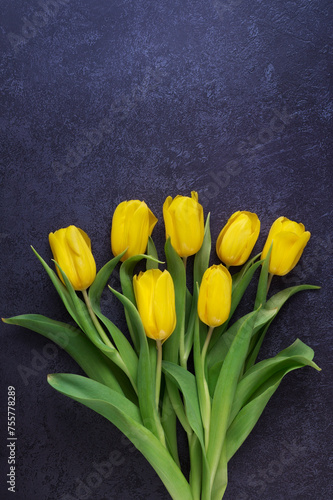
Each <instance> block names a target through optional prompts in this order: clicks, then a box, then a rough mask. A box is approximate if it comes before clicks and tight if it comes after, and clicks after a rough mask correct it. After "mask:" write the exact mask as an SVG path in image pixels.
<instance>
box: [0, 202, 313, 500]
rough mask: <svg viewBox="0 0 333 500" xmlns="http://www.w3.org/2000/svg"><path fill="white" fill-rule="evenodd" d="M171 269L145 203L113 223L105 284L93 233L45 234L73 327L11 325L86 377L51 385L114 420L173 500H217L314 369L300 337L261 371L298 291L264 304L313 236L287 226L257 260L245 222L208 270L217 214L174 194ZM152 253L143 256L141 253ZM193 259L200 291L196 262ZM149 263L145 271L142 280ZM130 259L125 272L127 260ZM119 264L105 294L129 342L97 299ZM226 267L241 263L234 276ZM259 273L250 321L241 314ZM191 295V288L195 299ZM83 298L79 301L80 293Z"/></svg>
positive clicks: (169, 224)
mask: <svg viewBox="0 0 333 500" xmlns="http://www.w3.org/2000/svg"><path fill="white" fill-rule="evenodd" d="M163 217H164V223H165V230H166V244H165V257H166V263H167V269H164V270H163V271H162V270H161V269H160V266H162V264H163V262H161V261H159V259H158V255H157V250H156V247H155V245H154V243H153V240H152V238H151V234H152V231H153V228H154V226H155V224H156V222H157V219H156V217H155V216H154V214H153V213H152V212H151V210H150V209H149V208H148V206H147V205H146V204H145V203H144V202H140V201H138V200H132V201H124V202H123V203H121V204H120V205H119V206H118V207H117V208H116V210H115V212H114V215H113V220H112V230H111V247H112V252H113V254H114V258H113V259H112V260H110V261H109V262H108V263H107V264H105V265H104V267H102V268H101V269H100V270H99V271H98V273H97V274H96V264H95V260H94V257H93V254H92V252H91V243H90V239H89V237H88V236H87V234H86V233H85V232H84V231H82V230H81V229H78V228H76V227H75V226H69V227H68V228H66V229H59V230H58V231H56V232H55V233H51V234H50V235H49V241H50V246H51V249H52V253H53V256H54V263H55V266H56V270H57V274H58V276H57V274H56V273H55V272H54V271H53V270H52V269H51V268H50V267H49V266H48V264H47V263H46V262H45V261H44V260H43V259H42V257H40V256H39V255H38V253H37V252H36V251H35V250H34V252H35V254H36V256H37V257H38V259H39V260H40V262H41V264H42V265H43V267H44V269H45V270H46V272H47V273H48V275H49V277H50V279H51V281H52V283H53V285H54V286H55V288H56V290H57V292H58V293H59V295H60V297H61V299H62V301H63V303H64V305H65V307H66V309H67V311H68V312H69V314H70V316H71V317H72V318H73V320H74V321H75V323H76V325H77V327H75V328H74V327H73V326H71V325H68V324H66V323H62V322H59V321H55V320H52V319H49V318H47V317H45V316H41V315H39V314H27V315H21V316H16V317H12V318H8V319H4V321H5V323H10V324H15V325H21V326H24V327H26V328H29V329H31V330H34V331H36V332H38V333H40V334H42V335H44V336H45V337H47V338H49V339H52V340H53V341H54V342H56V343H57V344H58V345H60V346H61V347H63V348H64V349H65V350H66V351H67V352H68V353H69V354H70V355H71V356H72V357H73V358H74V359H75V360H76V361H77V363H78V364H79V365H80V366H81V368H82V370H83V371H84V372H85V374H86V376H81V375H75V374H52V375H49V376H48V382H49V384H50V385H51V386H52V387H54V388H55V389H56V390H57V391H59V392H60V393H62V394H64V395H66V396H68V397H70V398H72V399H74V400H76V401H78V402H80V403H82V404H84V405H86V406H87V407H89V408H91V409H93V410H95V411H96V412H97V413H100V414H101V415H103V416H104V417H105V418H107V419H108V420H110V421H111V422H112V423H113V424H114V425H115V426H117V427H118V429H120V431H121V432H123V433H124V434H125V435H126V436H127V438H128V439H130V440H131V441H132V442H133V444H134V445H135V446H136V447H137V448H138V450H140V452H141V453H142V454H143V455H144V456H145V457H146V459H147V460H148V461H149V463H150V464H151V465H152V467H153V468H154V469H155V471H156V472H157V474H158V475H159V477H160V478H161V480H162V481H163V483H164V485H165V486H166V488H167V490H168V491H169V493H170V495H171V497H172V498H173V499H174V500H200V499H201V500H221V499H222V497H223V495H224V492H225V490H226V487H227V478H228V474H227V468H228V462H229V460H230V459H231V458H232V457H233V455H234V454H235V452H236V451H237V450H238V448H239V447H240V446H241V445H242V443H243V442H244V440H245V439H246V438H247V436H248V435H249V433H250V432H251V430H252V429H253V427H254V426H255V424H256V422H257V420H258V419H259V417H260V415H261V413H262V412H263V410H264V408H265V406H266V404H267V403H268V401H269V399H270V397H271V396H272V395H273V394H274V392H275V391H276V389H277V388H278V386H279V384H280V382H281V380H282V378H283V377H284V376H285V375H286V374H287V373H288V372H290V371H291V370H295V369H297V368H301V367H303V366H311V367H313V368H315V369H316V370H320V369H319V368H318V366H317V365H316V364H315V363H314V362H313V361H312V359H313V355H314V353H313V350H312V349H311V348H310V347H308V346H307V345H305V344H304V343H303V342H302V341H301V340H298V339H297V340H296V341H295V342H294V343H293V344H291V345H290V346H289V347H287V348H286V349H284V350H283V351H281V352H279V353H278V354H276V355H275V356H274V357H272V358H269V359H264V360H262V361H259V362H258V361H257V356H258V352H259V349H260V346H261V344H262V342H263V339H264V337H265V335H266V332H267V330H268V327H269V326H270V324H271V322H272V321H273V319H274V318H275V317H276V315H277V314H278V312H279V310H280V309H281V307H282V306H283V304H284V303H285V302H286V301H287V300H288V299H289V297H291V296H292V295H293V294H295V293H296V292H298V291H300V290H305V289H315V288H318V287H316V286H311V285H299V286H294V287H291V288H287V289H285V290H282V291H280V292H278V293H277V294H275V295H273V296H271V297H269V298H268V289H269V285H270V281H271V278H272V276H273V275H277V276H283V275H285V274H287V273H288V272H289V271H290V270H291V269H293V267H294V266H295V265H296V264H297V262H298V260H299V259H300V257H301V254H302V252H303V250H304V247H305V245H306V244H307V242H308V240H309V238H310V233H309V232H308V231H305V228H304V226H303V225H302V224H298V223H296V222H293V221H290V220H288V219H287V218H285V217H280V218H279V219H277V220H276V221H275V222H274V224H273V226H272V228H271V230H270V232H269V235H268V238H267V241H266V244H265V246H264V249H263V251H262V252H261V254H258V255H256V256H254V257H253V258H251V259H250V260H249V257H250V254H251V252H252V250H253V247H254V245H255V243H256V241H257V238H258V235H259V231H260V221H259V219H258V217H257V215H256V214H253V213H250V212H244V211H243V212H236V213H235V214H233V215H232V216H231V217H230V219H229V220H228V222H227V224H226V226H225V227H224V228H223V229H222V231H221V233H220V235H219V237H218V239H217V242H216V253H217V255H218V257H219V259H220V260H221V261H222V262H223V264H225V265H223V264H222V263H220V264H215V265H212V266H209V261H210V254H211V237H210V226H209V219H210V218H209V215H208V217H207V219H206V223H204V214H203V208H202V206H201V205H200V203H199V202H198V195H197V193H195V192H192V195H191V197H186V196H176V197H175V198H174V199H172V198H171V197H170V196H169V197H168V198H167V199H166V201H165V203H164V206H163ZM145 252H146V253H145ZM191 256H194V261H193V280H190V277H189V276H188V275H189V274H190V273H189V272H188V273H186V261H187V259H188V258H189V257H191ZM139 261H143V262H145V269H146V270H145V271H141V272H140V273H139V274H134V270H135V266H136V265H137V264H138V263H139ZM120 262H121V263H120ZM118 264H119V266H120V269H119V277H120V285H121V292H119V291H117V290H116V289H114V288H111V287H110V286H109V289H110V291H111V293H113V294H114V295H115V296H116V297H117V299H118V300H119V302H120V303H121V305H122V306H123V307H124V313H125V317H126V322H127V326H128V332H126V334H124V333H123V332H122V331H120V329H119V328H118V327H117V326H116V325H115V324H114V323H113V322H112V321H111V320H110V319H109V318H108V317H107V316H105V315H104V313H103V312H102V310H101V306H100V299H101V294H102V291H103V290H104V288H105V287H106V285H107V282H108V280H109V278H110V276H111V274H112V272H113V271H114V269H115V268H116V266H117V265H118ZM230 266H232V267H233V266H242V267H240V268H238V269H236V271H235V272H233V273H232V274H231V273H230V272H229V267H230ZM256 270H258V271H259V270H260V274H259V279H258V286H257V292H256V297H255V299H254V301H253V308H252V310H251V311H250V312H249V313H248V314H246V315H245V316H243V317H241V318H239V319H237V320H235V321H233V319H232V318H233V315H234V313H235V310H236V308H237V306H238V304H239V302H240V301H241V299H242V296H243V295H244V292H245V290H246V288H247V287H248V285H249V283H250V281H251V280H252V278H253V276H254V274H255V272H256ZM190 290H192V291H190ZM78 292H81V294H82V297H81V294H80V293H78ZM177 421H179V422H180V424H181V426H182V427H183V429H184V431H185V433H186V435H187V440H188V448H189V459H190V474H189V477H188V478H186V477H185V476H184V474H183V472H182V470H181V467H180V461H179V455H178V446H177V432H176V425H177Z"/></svg>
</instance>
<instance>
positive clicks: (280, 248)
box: [261, 217, 311, 276]
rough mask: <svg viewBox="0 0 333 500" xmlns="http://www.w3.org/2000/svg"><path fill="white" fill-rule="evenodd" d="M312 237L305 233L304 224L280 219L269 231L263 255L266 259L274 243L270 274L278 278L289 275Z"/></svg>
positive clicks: (283, 218)
mask: <svg viewBox="0 0 333 500" xmlns="http://www.w3.org/2000/svg"><path fill="white" fill-rule="evenodd" d="M310 236H311V233H310V232H309V231H305V227H304V225H303V224H301V223H300V224H298V223H297V222H294V221H292V220H289V219H287V217H279V218H278V219H277V220H276V221H275V222H274V223H273V225H272V227H271V229H270V231H269V234H268V237H267V240H266V243H265V246H264V249H263V251H262V254H261V258H262V259H264V258H265V257H266V255H267V253H268V250H269V249H270V246H271V244H272V243H273V246H272V252H271V258H270V263H269V272H270V273H271V274H276V275H278V276H284V275H285V274H287V273H289V271H291V270H292V269H293V268H294V267H295V266H296V264H297V262H298V261H299V259H300V258H301V255H302V253H303V250H304V248H305V246H306V244H307V242H308V241H309V239H310Z"/></svg>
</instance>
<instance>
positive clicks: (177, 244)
mask: <svg viewBox="0 0 333 500" xmlns="http://www.w3.org/2000/svg"><path fill="white" fill-rule="evenodd" d="M163 217H164V224H165V233H166V238H167V239H168V238H169V236H170V238H171V244H172V246H173V248H174V249H175V250H176V252H177V253H178V255H180V257H188V256H190V255H194V254H195V253H197V252H198V251H199V250H200V248H201V245H202V242H203V238H204V231H205V228H204V215H203V208H202V205H200V203H199V202H198V193H196V192H195V191H192V193H191V198H189V197H188V196H180V195H178V196H176V197H175V198H174V199H172V198H171V196H168V198H167V199H166V200H165V202H164V205H163Z"/></svg>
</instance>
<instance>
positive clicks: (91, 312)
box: [82, 290, 115, 349]
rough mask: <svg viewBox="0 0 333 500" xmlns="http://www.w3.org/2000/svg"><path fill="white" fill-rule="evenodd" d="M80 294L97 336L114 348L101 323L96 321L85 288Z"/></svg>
mask: <svg viewBox="0 0 333 500" xmlns="http://www.w3.org/2000/svg"><path fill="white" fill-rule="evenodd" d="M82 295H83V298H84V301H85V303H86V306H87V308H88V312H89V314H90V317H91V319H92V322H93V323H94V325H95V328H96V330H97V331H98V333H99V336H100V337H101V339H102V340H103V342H104V344H105V345H107V346H109V347H111V348H112V349H115V347H114V345H113V344H112V342H111V340H110V339H109V337H108V336H107V335H106V333H105V331H104V330H103V328H102V327H101V324H100V322H99V321H98V319H97V316H96V314H95V313H94V311H93V308H92V306H91V302H90V299H89V295H88V294H87V290H82Z"/></svg>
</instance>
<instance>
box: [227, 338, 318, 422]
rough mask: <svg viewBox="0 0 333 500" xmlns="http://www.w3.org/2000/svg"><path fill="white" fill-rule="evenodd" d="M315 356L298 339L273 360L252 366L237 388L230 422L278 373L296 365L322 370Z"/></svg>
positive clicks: (266, 360)
mask: <svg viewBox="0 0 333 500" xmlns="http://www.w3.org/2000/svg"><path fill="white" fill-rule="evenodd" d="M313 356H314V352H313V350H312V349H311V348H310V347H309V346H307V345H306V344H304V343H303V342H302V341H301V340H299V339H297V340H296V341H295V342H294V343H293V344H292V345H291V346H289V347H288V348H287V349H284V350H283V351H281V352H279V353H278V354H277V355H276V356H274V357H273V358H269V359H265V360H263V361H260V362H259V363H257V364H256V365H254V366H252V368H250V369H249V370H248V371H247V372H246V373H245V375H244V376H243V377H242V379H241V380H240V382H239V384H238V386H237V390H236V394H235V398H234V401H233V406H232V411H231V413H230V422H232V420H233V419H234V418H235V416H236V415H237V413H238V412H239V410H240V409H241V408H242V407H243V406H244V405H245V404H246V403H247V402H248V401H249V399H250V398H251V397H252V396H253V394H254V393H255V392H256V391H257V390H258V389H259V387H260V386H261V385H262V384H263V383H265V382H266V381H267V380H268V379H270V378H271V377H272V376H273V375H275V373H276V372H280V371H282V370H285V369H286V368H287V369H288V371H290V369H294V368H293V366H294V365H295V366H296V367H297V368H298V367H299V366H306V365H308V366H312V368H315V369H316V370H320V368H319V367H318V366H317V365H316V364H315V363H314V362H313V361H312V359H313Z"/></svg>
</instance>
